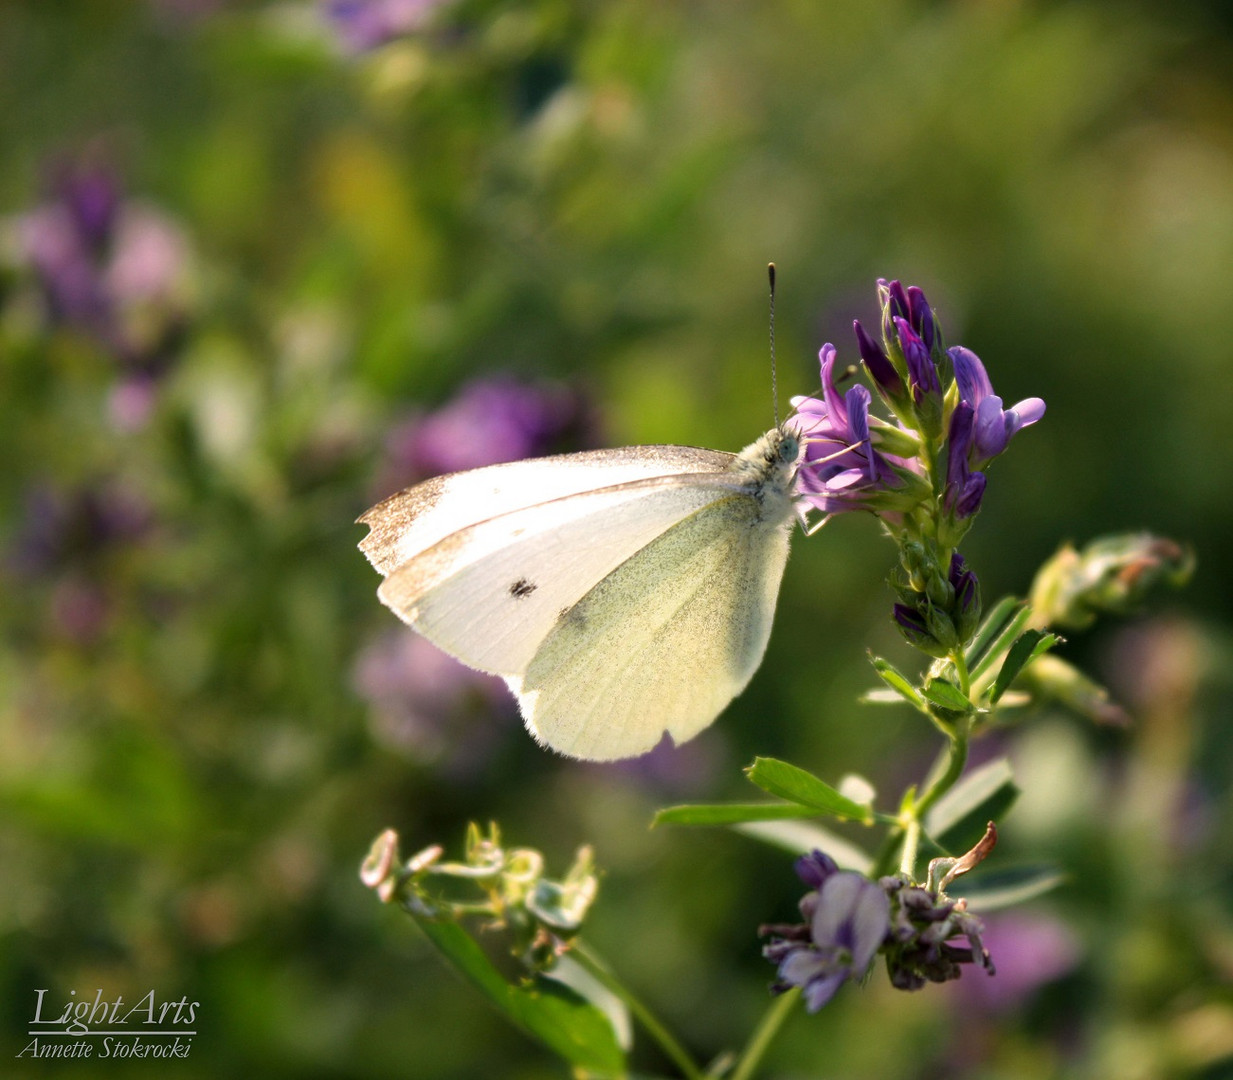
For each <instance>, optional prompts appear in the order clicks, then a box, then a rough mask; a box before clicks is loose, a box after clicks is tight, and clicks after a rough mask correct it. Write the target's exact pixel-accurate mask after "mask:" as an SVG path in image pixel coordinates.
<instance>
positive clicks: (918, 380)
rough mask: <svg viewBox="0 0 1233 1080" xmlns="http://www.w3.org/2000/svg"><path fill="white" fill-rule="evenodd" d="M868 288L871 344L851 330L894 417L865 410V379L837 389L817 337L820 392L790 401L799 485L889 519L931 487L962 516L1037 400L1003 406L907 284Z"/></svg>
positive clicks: (831, 504)
mask: <svg viewBox="0 0 1233 1080" xmlns="http://www.w3.org/2000/svg"><path fill="white" fill-rule="evenodd" d="M878 295H879V298H880V300H881V304H882V340H881V343H879V342H877V341H875V340H874V338H873V337H872V336H871V335H870V334H869V333H868V332H867V331H866V330H865V328H864V327H863V326H862V325H861V324H860V322H859V320H858V321H856V322H854V323H853V329H854V330H855V333H856V343H857V348H858V351H859V352H860V356H861V361H862V363H863V365H864V368H865V371H866V372H867V374H868V375H869V379H870V382H871V383H872V385H873V387H874V388H875V389H876V390H877V392H878V395H879V397H881V399H882V401H883V402H884V403H885V404H886V405H887V406H888V407H889V408H890V410H891V411H892V413H893V414H894V417H895V423H894V424H890V423H886V422H884V421H882V420H879V419H877V418H876V417H874V416H872V415H871V414H870V411H869V406H870V404H871V401H872V395H871V394H870V392H869V391H868V390H867V389H866V388H865V387H863V386H859V385H858V386H854V387H852V388H851V389H850V390H848V391H847V393H846V394H843V395H841V394H840V393H839V391H838V388H837V386H836V381H835V374H834V372H835V362H836V351H835V347H834V346H833V345H831V344H829V343H828V344H826V345H824V346H823V348H822V350H821V353H820V354H819V356H820V359H821V363H822V391H823V396H822V400H818V399H816V398H794V399H793V404H794V405H795V406H796V408H797V416H796V419H795V422H796V424H797V426H798V428H799V429H800V431H801V434H802V436H803V437H804V440H805V459H804V462H803V463H802V466H801V470H800V474H799V480H798V487H799V490H800V491H801V493H802V496H803V498H804V499H805V501H806V502H808V503H810V504H811V505H813V506H814V507H816V508H817V509H819V510H821V511H822V512H823V513H826V514H835V513H841V512H843V511H847V510H871V511H873V512H875V513H877V514H879V516H882V517H883V518H884V520H888V522H889V523H890V524H892V525H893V524H896V523H897V521H898V519H897V518H896V517H895V515H899V514H903V513H905V512H910V511H912V510H914V509H916V508H917V507H920V506H922V505H923V504H924V503H925V502H926V501H927V500H928V499H930V498H931V497H932V496H933V495H934V493H935V491H936V492H939V493H941V495H942V510H943V511H944V512H945V514H946V515H947V516H949V517H950V518H951V519H952V521H960V522H961V521H964V520H965V519H969V518H971V517H972V515H974V514H975V513H976V511H977V510H978V509H979V508H980V503H981V500H982V498H983V496H984V491H985V475H984V473H983V472H981V471H980V470H981V469H982V468H983V467H984V466H985V465H986V464H988V462H989V461H991V460H992V459H993V458H995V457H997V456H998V455H999V454H1000V453H1002V451H1003V450H1005V449H1006V447H1007V445H1008V444H1009V443H1010V440H1011V438H1012V437H1013V436H1014V434H1015V433H1016V432H1017V431H1019V430H1020V429H1021V428H1024V427H1027V426H1028V425H1029V424H1034V423H1035V422H1036V421H1037V420H1039V419H1040V418H1041V417H1042V416H1043V415H1044V411H1045V405H1044V402H1043V401H1041V400H1040V398H1027V399H1026V400H1024V401H1021V402H1019V403H1018V404H1017V405H1015V406H1013V407H1012V408H1010V409H1003V407H1002V399H1001V398H1000V397H998V396H997V395H995V394H994V393H993V387H992V385H991V384H990V381H989V377H988V375H987V374H986V372H985V369H984V365H983V364H981V362H980V359H979V358H978V357H977V356H976V354H975V353H973V352H972V351H971V350H970V349H965V348H963V347H962V346H954V347H953V348H950V349H947V348H946V346H945V344H944V342H943V339H942V332H941V329H940V328H939V325H938V321H937V318H936V316H935V314H934V312H933V309H932V308H931V307H930V306H929V303H928V301H927V300H926V298H925V294H924V293H923V292H922V291H921V290H920V289H918V288H917V287H916V286H911V287H909V288H906V289H905V288H904V287H903V286H902V285H901V284H900V283H899V282H898V281H891V282H887V281H882V280H879V282H878ZM943 436H945V437H943ZM935 460H941V461H944V462H945V464H946V472H945V475H943V476H934V475H932V474H931V469H932V467H933V462H934V461H935ZM951 531H952V532H955V531H956V530H955V529H954V528H952V530H951Z"/></svg>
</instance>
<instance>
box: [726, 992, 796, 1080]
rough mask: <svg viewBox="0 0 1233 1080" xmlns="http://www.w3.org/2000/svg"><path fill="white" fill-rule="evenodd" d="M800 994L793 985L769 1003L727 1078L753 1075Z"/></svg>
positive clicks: (746, 1078)
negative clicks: (739, 1058)
mask: <svg viewBox="0 0 1233 1080" xmlns="http://www.w3.org/2000/svg"><path fill="white" fill-rule="evenodd" d="M800 996H801V990H800V987H799V986H794V987H793V988H792V989H791V990H788V991H785V992H784V993H782V994H780V995H779V997H777V998H776V999H775V1000H774V1001H773V1002H772V1003H771V1007H770V1008H769V1009H767V1010H766V1012H765V1013H764V1014H763V1015H762V1019H761V1021H760V1022H759V1023H758V1026H757V1027H756V1028H755V1029H754V1033H753V1035H751V1036H750V1039H749V1043H748V1045H747V1046H746V1047H745V1052H744V1053H743V1054H741V1060H740V1061H738V1062H737V1063H736V1068H735V1069H733V1070H732V1072H731V1074H730V1075H729V1077H728V1080H749V1078H750V1077H751V1076H753V1074H754V1070H755V1069H756V1068H757V1067H758V1066H759V1065H760V1064H761V1063H762V1057H763V1055H764V1054H765V1053H766V1051H767V1048H768V1047H769V1046H770V1045H771V1041H772V1040H773V1039H774V1038H775V1036H776V1035H778V1034H779V1029H780V1028H781V1027H783V1024H784V1021H785V1020H787V1019H788V1014H789V1013H790V1012H791V1011H792V1006H794V1005H795V1004H796V1001H797V998H799V997H800Z"/></svg>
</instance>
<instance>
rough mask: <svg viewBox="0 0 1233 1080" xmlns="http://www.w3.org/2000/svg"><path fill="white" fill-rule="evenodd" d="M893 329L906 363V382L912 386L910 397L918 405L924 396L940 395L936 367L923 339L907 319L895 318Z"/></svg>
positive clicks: (940, 388)
mask: <svg viewBox="0 0 1233 1080" xmlns="http://www.w3.org/2000/svg"><path fill="white" fill-rule="evenodd" d="M895 329H896V331H897V332H898V335H899V346H900V348H902V349H903V358H904V359H905V360H906V361H907V364H908V384H909V385H910V386H911V387H912V397H913V398H914V399H915V401H916V404H917V405H920V404H921V403H922V402H923V401H924V399H925V398H926V396H928V397H938V398H940V397H941V396H942V387H941V384H940V383H939V382H938V369H937V368H936V367H935V366H934V363H933V357H932V356H930V355H929V350H928V349H927V348H926V347H925V343H924V341H922V340H921V338H920V336H919V335H918V334H917V333H916V332H915V331H914V330H913V329H912V326H911V324H910V323H909V322H908V321H907V319H899V318H897V319H895Z"/></svg>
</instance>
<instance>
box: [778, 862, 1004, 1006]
mask: <svg viewBox="0 0 1233 1080" xmlns="http://www.w3.org/2000/svg"><path fill="white" fill-rule="evenodd" d="M796 873H797V876H798V877H800V879H801V880H802V881H803V882H804V883H805V884H806V885H808V886H809V887H810V891H809V892H807V893H806V894H805V895H804V896H803V897H802V898H801V901H800V911H801V914H802V915H803V916H804V918H805V921H804V922H803V923H776V924H772V925H769V926H763V927H760V928H759V931H758V933H759V934H760V935H762V936H767V935H769V936H770V938H771V940H770V941H769V942H768V943H767V945H766V946H764V947H763V950H762V955H763V956H765V957H766V958H767V959H768V960H770V961H771V962H772V963H774V964H776V965H777V966H778V968H779V974H778V978H777V980H776V981H775V982H774V983H773V984H772V985H771V990H772V991H773V992H774V993H783V992H784V991H785V990H788V989H790V988H792V987H799V988H800V989H801V991H802V994H803V996H804V998H805V1008H806V1009H807V1010H808V1011H809V1012H817V1011H818V1010H819V1009H820V1008H822V1006H823V1005H825V1004H826V1003H827V1002H828V1001H830V1000H831V998H832V997H834V996H835V992H836V991H837V990H838V989H839V987H840V986H842V985H843V983H844V982H845V981H846V980H848V979H852V978H856V979H859V978H861V977H862V976H863V975H864V974H865V972H866V971H867V970H868V969H869V965H870V963H871V962H872V961H873V958H874V956H875V955H876V954H877V953H878V952H883V953H885V955H886V963H887V970H888V972H889V974H890V979H891V983H892V985H894V986H895V987H897V988H898V989H900V990H917V989H919V988H920V987H922V986H924V985H925V983H926V982H946V981H948V980H950V979H957V978H959V975H960V970H961V968H960V966H961V965H962V964H967V963H977V964H979V965H980V966H981V967H983V968H985V970H986V971H988V973H989V974H990V975H992V974H993V973H994V967H993V961H992V960H991V959H990V957H989V951H988V950H987V949H986V948H985V947H984V945H983V944H982V943H981V933H982V931H983V929H984V928H983V926H982V924H981V922H980V920H979V919H977V918H976V916H975V915H972V914H969V912H968V911H967V905H966V903H965V901H963V900H952V899H950V898H949V897H946V896H945V895H942V894H939V893H935V892H930V891H929V890H928V889H924V888H922V887H920V886H919V885H914V884H912V883H911V882H908V881H904V880H903V879H901V878H898V877H885V878H882V879H881V880H880V881H877V882H874V881H870V880H869V879H868V878H867V877H865V876H864V875H862V874H857V873H854V872H852V871H847V870H840V869H839V867H838V865H837V864H836V863H835V860H834V859H832V858H831V857H830V856H829V855H825V854H823V853H822V852H821V851H812V852H810V853H809V854H808V855H803V856H802V857H801V858H799V859H797V860H796ZM956 937H964V938H966V939H967V946H966V947H961V946H957V945H953V944H951V941H952V940H953V939H954V938H956Z"/></svg>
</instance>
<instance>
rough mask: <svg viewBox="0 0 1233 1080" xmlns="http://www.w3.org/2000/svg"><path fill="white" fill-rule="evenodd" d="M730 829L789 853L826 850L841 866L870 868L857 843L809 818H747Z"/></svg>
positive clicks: (862, 871) (860, 870) (863, 871)
mask: <svg viewBox="0 0 1233 1080" xmlns="http://www.w3.org/2000/svg"><path fill="white" fill-rule="evenodd" d="M733 829H734V831H736V832H739V833H744V834H745V835H746V836H752V837H753V838H754V839H755V840H761V841H762V842H763V843H764V844H770V845H771V847H776V848H779V849H780V850H781V851H787V852H790V853H791V854H793V855H804V854H805V852H807V851H813V850H814V849H815V848H816V849H817V850H818V851H824V852H826V854H827V855H829V856H830V857H831V858H832V859H834V860H835V862H837V863H838V864H839V866H840V867H841V868H842V869H844V870H855V871H856V872H857V873H860V874H867V873H869V871H870V870H871V869H872V868H873V859H871V858H870V857H869V856H868V855H867V854H865V852H864V851H862V850H861V849H860V848H859V847H857V846H856V845H855V844H853V843H850V842H849V841H847V840H845V839H844V838H843V837H842V836H839V835H838V834H837V833H833V832H831V831H830V829H828V828H826V827H825V826H823V825H819V824H817V823H816V822H813V821H747V822H745V823H744V824H741V825H734V826H733Z"/></svg>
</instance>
